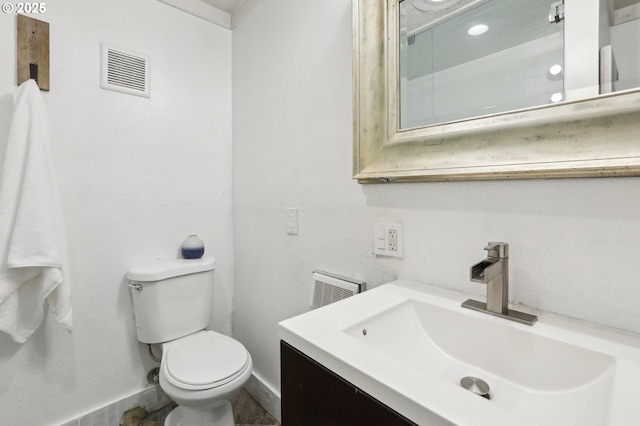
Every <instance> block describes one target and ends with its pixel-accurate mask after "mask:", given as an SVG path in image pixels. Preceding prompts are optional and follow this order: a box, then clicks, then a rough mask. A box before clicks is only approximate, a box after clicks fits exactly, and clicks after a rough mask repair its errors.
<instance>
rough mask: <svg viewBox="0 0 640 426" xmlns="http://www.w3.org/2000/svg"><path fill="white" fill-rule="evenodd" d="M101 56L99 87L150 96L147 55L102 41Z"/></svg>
mask: <svg viewBox="0 0 640 426" xmlns="http://www.w3.org/2000/svg"><path fill="white" fill-rule="evenodd" d="M101 58H102V61H101V68H102V69H101V74H100V87H101V88H103V89H106V90H113V91H115V92H121V93H126V94H129V95H135V96H143V97H145V98H148V97H150V94H151V93H150V90H149V57H148V56H146V55H141V54H139V53H135V52H132V51H129V50H125V49H120V48H119V47H114V46H111V45H108V44H106V43H102V44H101Z"/></svg>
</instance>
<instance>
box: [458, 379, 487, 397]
mask: <svg viewBox="0 0 640 426" xmlns="http://www.w3.org/2000/svg"><path fill="white" fill-rule="evenodd" d="M460 385H461V386H462V387H463V388H465V389H466V390H468V391H471V392H473V393H475V394H476V395H480V396H481V397H483V398H487V399H491V397H490V396H489V391H490V390H491V388H490V387H489V384H488V383H487V382H485V381H484V380H482V379H480V378H478V377H473V376H466V377H463V378H462V379H460Z"/></svg>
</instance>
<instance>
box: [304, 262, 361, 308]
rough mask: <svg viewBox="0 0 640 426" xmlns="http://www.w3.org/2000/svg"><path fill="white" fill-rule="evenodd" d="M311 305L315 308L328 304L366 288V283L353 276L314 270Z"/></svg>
mask: <svg viewBox="0 0 640 426" xmlns="http://www.w3.org/2000/svg"><path fill="white" fill-rule="evenodd" d="M313 281H314V282H313V294H312V295H311V307H312V308H314V309H316V308H320V307H322V306H326V305H329V304H331V303H334V302H337V301H339V300H342V299H346V298H347V297H351V296H353V295H355V294H358V293H361V292H363V291H365V290H366V283H365V282H363V281H358V280H355V279H353V278H346V277H341V276H339V275H335V274H330V273H328V272H322V271H314V273H313Z"/></svg>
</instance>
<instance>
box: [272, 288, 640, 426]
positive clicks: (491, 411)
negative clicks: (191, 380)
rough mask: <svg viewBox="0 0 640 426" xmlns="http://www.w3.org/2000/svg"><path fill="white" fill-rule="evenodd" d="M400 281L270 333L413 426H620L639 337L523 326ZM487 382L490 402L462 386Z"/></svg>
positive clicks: (627, 419) (566, 324)
mask: <svg viewBox="0 0 640 426" xmlns="http://www.w3.org/2000/svg"><path fill="white" fill-rule="evenodd" d="M466 298H467V296H465V295H463V294H461V293H456V292H452V291H447V290H443V289H438V288H433V287H430V286H426V285H423V284H419V283H415V282H411V281H406V280H398V281H394V282H392V283H389V284H386V285H383V286H380V287H378V288H375V289H373V290H370V291H368V292H365V293H363V294H361V295H358V296H354V297H351V298H349V299H346V300H344V301H342V302H339V303H335V304H333V305H329V306H326V307H324V308H322V309H318V310H315V311H311V312H308V313H306V314H303V315H301V316H298V317H295V318H292V319H290V320H287V321H283V322H282V323H280V326H279V334H280V337H281V338H282V339H283V340H285V341H287V342H288V343H290V344H292V345H293V346H295V347H297V348H298V349H299V350H301V351H302V352H305V353H306V354H307V355H309V356H310V357H312V358H314V359H316V360H317V361H318V362H320V363H322V364H324V365H325V366H326V367H327V368H329V369H331V370H333V371H334V372H336V373H337V374H338V375H340V376H342V377H343V378H345V379H346V380H348V381H350V382H351V383H353V384H354V385H356V386H359V387H360V388H362V389H363V390H364V391H366V392H368V393H369V394H371V395H372V396H374V397H375V398H377V399H379V400H380V401H381V402H383V403H385V404H386V405H388V406H389V407H391V408H393V409H395V410H396V411H398V412H400V413H401V414H403V415H404V416H405V417H407V418H409V419H410V420H412V421H414V422H416V423H417V424H434V425H452V424H454V425H462V426H466V425H468V426H479V425H487V426H488V425H491V426H495V425H545V426H556V425H557V426H561V425H562V426H566V425H580V426H606V425H610V426H614V425H620V426H623V425H628V424H631V423H633V421H634V420H633V419H637V418H640V407H638V404H637V402H636V401H635V399H636V398H634V395H636V394H637V392H636V388H637V386H636V385H635V383H638V381H639V380H640V338H639V337H638V336H637V335H634V334H624V333H619V332H615V331H613V330H610V329H605V328H602V327H596V326H591V325H587V324H585V323H583V322H580V321H576V320H571V319H568V318H564V317H560V316H556V315H552V314H548V313H544V312H534V311H532V313H535V314H537V315H538V318H539V319H538V322H537V323H536V324H535V325H534V326H533V327H530V326H526V325H522V324H518V323H514V322H511V321H507V320H504V319H502V318H497V317H492V316H489V315H486V314H483V313H480V312H475V311H471V310H468V309H463V308H461V307H460V303H461V302H462V301H464V300H466ZM465 376H472V377H478V378H480V379H482V380H484V381H485V382H486V383H488V385H489V386H490V388H491V390H490V393H489V396H490V399H485V398H481V397H479V396H477V395H475V394H473V393H472V392H470V391H468V390H466V389H464V388H462V387H461V386H460V379H461V378H463V377H465Z"/></svg>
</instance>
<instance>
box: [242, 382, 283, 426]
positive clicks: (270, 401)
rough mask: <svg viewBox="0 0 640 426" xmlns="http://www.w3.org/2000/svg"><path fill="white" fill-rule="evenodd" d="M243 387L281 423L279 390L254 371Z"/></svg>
mask: <svg viewBox="0 0 640 426" xmlns="http://www.w3.org/2000/svg"><path fill="white" fill-rule="evenodd" d="M244 389H245V390H246V391H247V392H249V395H251V396H252V397H253V399H255V400H256V401H258V403H259V404H260V405H262V408H264V409H265V410H267V412H268V413H269V414H271V415H272V416H273V418H275V419H276V420H277V421H278V423H282V411H281V410H280V392H278V391H277V390H276V389H275V388H274V387H273V386H271V384H269V382H267V381H266V380H265V379H264V378H263V377H262V376H260V375H259V374H258V373H256V372H255V371H254V372H253V373H252V374H251V377H250V378H249V380H248V381H247V383H245V385H244Z"/></svg>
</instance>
